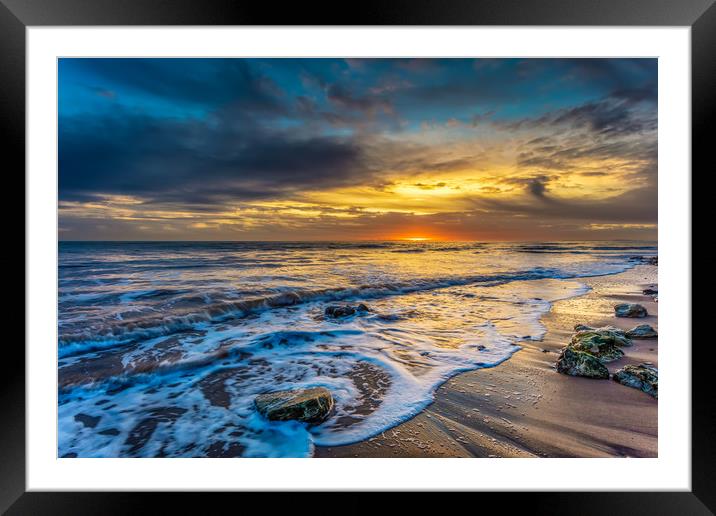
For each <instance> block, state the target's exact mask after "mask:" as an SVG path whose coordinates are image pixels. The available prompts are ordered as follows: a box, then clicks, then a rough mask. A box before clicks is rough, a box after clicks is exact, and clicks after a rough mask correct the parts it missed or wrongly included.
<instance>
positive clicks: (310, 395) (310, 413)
mask: <svg viewBox="0 0 716 516" xmlns="http://www.w3.org/2000/svg"><path fill="white" fill-rule="evenodd" d="M254 404H255V406H256V409H257V410H258V411H259V413H260V414H261V415H262V416H264V417H265V418H267V419H270V420H272V421H287V420H290V419H295V420H298V421H304V422H306V423H314V424H315V423H320V422H321V421H323V420H324V419H325V418H326V417H327V416H328V414H329V413H330V411H331V409H332V408H333V396H332V395H331V393H330V391H328V389H325V388H323V387H315V388H312V389H296V390H290V391H276V392H270V393H266V394H260V395H259V396H257V397H256V399H255V400H254Z"/></svg>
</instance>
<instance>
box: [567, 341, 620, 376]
mask: <svg viewBox="0 0 716 516" xmlns="http://www.w3.org/2000/svg"><path fill="white" fill-rule="evenodd" d="M557 372H559V373H562V374H566V375H569V376H584V377H586V378H597V379H604V380H606V379H608V378H609V370H608V369H607V368H606V366H605V365H604V364H602V363H601V362H600V361H599V359H598V358H596V357H595V356H594V355H591V354H589V353H587V352H585V351H578V350H575V349H574V348H572V347H571V346H567V347H566V348H564V349H563V350H562V352H561V353H560V355H559V358H558V359H557Z"/></svg>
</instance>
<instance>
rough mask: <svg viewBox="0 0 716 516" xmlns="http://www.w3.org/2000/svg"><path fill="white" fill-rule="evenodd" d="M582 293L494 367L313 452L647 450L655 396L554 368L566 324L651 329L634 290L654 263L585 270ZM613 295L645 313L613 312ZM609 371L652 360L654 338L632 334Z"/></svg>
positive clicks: (650, 282)
mask: <svg viewBox="0 0 716 516" xmlns="http://www.w3.org/2000/svg"><path fill="white" fill-rule="evenodd" d="M583 282H584V283H585V284H587V285H589V286H590V287H591V289H592V290H591V291H590V292H589V293H587V294H585V295H583V296H580V297H576V298H572V299H567V300H564V301H558V302H556V303H555V304H554V305H553V307H552V310H551V311H550V312H549V313H548V314H547V315H545V316H544V317H543V318H542V323H543V324H544V325H545V327H546V328H547V334H546V335H545V337H544V339H543V340H542V341H540V342H532V341H524V342H521V343H520V345H521V346H522V347H523V349H522V350H521V351H519V352H517V353H515V354H514V355H513V356H512V358H511V359H509V360H508V361H506V362H503V363H502V364H500V365H499V366H497V367H494V368H490V369H480V370H477V371H471V372H468V373H463V374H460V375H458V376H456V377H454V378H452V379H450V380H449V381H447V382H446V383H445V384H443V385H442V386H441V387H440V388H439V389H438V391H437V393H436V395H435V401H434V402H433V403H432V404H431V405H430V406H429V407H428V408H427V409H425V410H424V411H422V412H421V413H420V414H418V415H417V416H416V417H414V418H412V419H411V420H409V421H407V422H405V423H402V424H400V425H398V426H396V427H394V428H392V429H390V430H387V431H385V432H383V433H382V434H381V435H378V436H375V437H373V438H371V439H368V440H366V441H362V442H360V443H356V444H352V445H348V446H340V447H330V448H328V447H317V448H316V450H315V456H316V457H656V456H657V452H658V444H657V407H658V402H657V400H656V399H654V398H652V397H651V396H649V395H648V394H645V393H643V392H641V391H639V390H636V389H633V388H630V387H626V386H623V385H620V384H618V383H617V382H615V381H613V380H611V379H610V380H593V379H588V378H578V377H571V376H565V375H562V374H559V373H557V372H556V370H555V368H554V364H555V361H556V359H557V356H558V354H559V351H560V350H561V349H562V348H563V347H564V346H565V345H566V344H567V343H568V342H569V340H570V337H571V335H572V334H573V333H574V331H573V328H574V325H575V324H580V323H581V324H587V325H590V326H603V325H613V326H616V327H619V328H624V329H629V328H632V327H634V326H636V325H638V324H650V325H652V326H653V327H654V328H656V329H657V330H658V303H656V302H654V300H653V298H652V297H651V296H645V295H643V294H642V290H643V289H645V288H649V287H655V286H656V285H657V267H656V266H652V265H639V266H637V267H635V268H634V269H631V270H629V271H627V272H624V273H621V274H616V275H612V276H600V277H593V278H585V279H584V280H583ZM621 302H636V303H640V304H642V305H644V306H645V307H646V308H647V310H648V312H649V316H648V317H646V318H642V319H626V318H617V317H615V316H614V310H613V306H614V305H615V304H617V303H621ZM633 342H634V345H633V346H632V347H628V348H624V351H625V356H624V357H623V358H621V359H620V360H617V361H614V362H611V363H609V364H607V367H608V368H609V371H610V372H611V373H613V372H614V371H616V370H617V369H619V368H621V367H622V366H624V365H626V364H630V363H634V364H637V363H640V362H651V363H652V364H653V365H654V366H657V367H658V360H657V352H658V339H643V340H642V339H635V340H633Z"/></svg>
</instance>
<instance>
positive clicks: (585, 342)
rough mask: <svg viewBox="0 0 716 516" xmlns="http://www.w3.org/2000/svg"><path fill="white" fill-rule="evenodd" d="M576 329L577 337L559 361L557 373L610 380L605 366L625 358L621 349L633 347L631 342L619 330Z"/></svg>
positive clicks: (574, 337) (583, 327)
mask: <svg viewBox="0 0 716 516" xmlns="http://www.w3.org/2000/svg"><path fill="white" fill-rule="evenodd" d="M575 329H576V330H577V333H575V334H574V335H572V340H571V341H570V342H569V344H568V345H567V347H565V348H564V349H563V350H562V352H561V353H560V355H559V358H558V359H557V371H558V372H560V373H563V374H567V375H570V376H584V377H587V378H603V379H606V378H609V370H608V369H607V368H606V366H605V365H604V364H605V363H607V362H611V361H613V360H618V359H619V358H621V357H623V356H624V352H623V351H622V350H621V349H620V348H621V347H623V346H631V341H630V340H629V339H628V338H627V337H626V336H625V335H624V332H623V331H621V330H619V329H617V328H612V327H604V328H592V327H589V326H586V325H577V326H575Z"/></svg>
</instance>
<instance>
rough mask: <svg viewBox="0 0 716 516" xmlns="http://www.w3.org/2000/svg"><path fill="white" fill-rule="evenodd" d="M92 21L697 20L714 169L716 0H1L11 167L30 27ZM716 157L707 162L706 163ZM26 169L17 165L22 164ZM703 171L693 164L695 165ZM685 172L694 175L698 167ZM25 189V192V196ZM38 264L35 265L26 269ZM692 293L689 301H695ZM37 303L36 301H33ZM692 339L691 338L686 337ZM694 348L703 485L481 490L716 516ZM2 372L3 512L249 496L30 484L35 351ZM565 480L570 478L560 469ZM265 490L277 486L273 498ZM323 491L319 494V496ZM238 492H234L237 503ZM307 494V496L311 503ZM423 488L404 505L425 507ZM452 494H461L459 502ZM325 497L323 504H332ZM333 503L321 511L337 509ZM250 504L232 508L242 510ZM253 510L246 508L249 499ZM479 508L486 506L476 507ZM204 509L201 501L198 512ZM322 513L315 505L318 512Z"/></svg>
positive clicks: (696, 70) (697, 123)
mask: <svg viewBox="0 0 716 516" xmlns="http://www.w3.org/2000/svg"><path fill="white" fill-rule="evenodd" d="M49 25H52V26H74V25H77V26H82V25H194V26H196V25H426V26H427V25H463V26H464V25H533V26H534V25H552V26H554V25H573V26H595V25H606V26H631V25H637V26H639V25H642V26H690V27H691V45H692V46H691V50H692V54H691V64H692V169H693V170H696V169H700V168H701V169H704V170H703V172H704V173H705V172H706V170H707V163H708V165H709V168H713V164H712V161H713V159H712V158H711V156H710V153H709V148H710V147H712V145H713V144H712V143H711V140H710V138H709V135H710V134H711V133H712V132H713V131H709V129H713V126H714V122H713V119H714V117H713V113H715V112H716V109H715V108H716V79H715V77H716V73H714V72H716V55H714V51H715V50H716V5H714V0H579V1H578V0H487V1H485V0H483V1H476V0H441V1H439V2H438V1H435V0H432V1H431V0H393V1H390V2H387V1H384V2H379V1H374V0H362V1H361V2H360V3H357V4H355V6H354V7H353V8H351V7H350V5H347V4H340V3H333V4H332V5H330V6H325V5H322V4H321V3H311V4H306V3H299V2H297V3H282V4H281V5H280V7H278V4H271V3H266V2H264V3H261V2H241V1H240V0H202V1H196V0H173V1H167V0H0V77H1V78H2V80H1V81H0V120H2V124H1V125H0V127H1V128H2V133H1V135H2V140H1V141H2V142H3V158H4V162H5V163H6V164H7V163H12V165H11V167H12V168H5V167H7V166H8V165H5V166H4V167H3V168H5V171H6V173H7V174H10V173H11V172H12V174H14V175H16V176H19V175H20V174H19V170H20V169H23V170H24V166H25V150H24V149H25V29H26V28H27V27H29V26H49ZM707 160H708V161H707ZM15 171H17V172H15ZM691 177H693V172H691ZM684 180H685V181H689V180H690V177H689V175H688V172H687V173H685V174H684ZM18 197H19V196H18ZM26 273H27V271H26ZM684 301H685V302H690V300H684ZM28 308H31V307H28ZM687 344H689V343H685V342H681V343H679V345H680V346H686V345H687ZM701 344H702V346H701V347H699V346H698V345H694V346H692V403H693V405H692V410H691V413H692V445H693V452H692V457H691V466H692V476H691V478H692V490H691V491H689V492H673V493H667V492H639V493H627V492H619V493H511V494H509V495H505V494H504V493H503V494H500V493H492V494H487V493H480V494H479V495H471V496H473V497H475V496H479V497H480V499H479V503H480V506H483V505H484V504H485V503H486V502H487V501H488V500H487V497H491V498H494V497H496V496H500V497H505V496H508V497H509V504H510V505H511V506H514V503H515V502H517V503H518V504H519V505H524V507H525V508H528V509H529V510H531V512H533V513H537V514H543V513H547V514H555V515H556V514H584V515H588V514H603V513H612V514H627V513H628V514H649V515H656V514H713V513H714V511H716V489H714V485H715V483H714V481H713V479H714V478H716V467H715V465H716V451H715V450H716V426H715V425H714V421H715V418H714V417H713V412H712V411H711V407H712V406H713V403H712V402H713V398H714V394H713V388H712V386H709V385H707V384H706V382H707V381H709V380H710V377H709V367H710V365H709V364H710V361H711V360H713V359H711V358H710V357H709V354H711V353H713V351H712V350H711V349H710V348H711V345H710V343H709V342H707V341H705V342H702V343H701ZM4 353H5V360H6V361H7V362H6V363H7V364H12V366H11V367H7V366H6V367H4V368H3V374H2V375H0V381H1V382H2V383H1V388H0V410H1V411H2V412H1V413H2V418H1V421H2V422H1V423H0V443H1V444H0V448H1V453H2V455H1V457H0V510H2V511H7V513H8V514H65V513H66V514H120V513H121V514H127V513H144V512H147V510H148V508H149V505H148V504H149V503H151V502H155V503H158V504H161V507H162V510H173V509H170V508H169V507H168V506H169V505H175V506H178V507H180V511H179V512H181V513H185V512H193V511H194V510H195V508H200V511H199V512H200V513H209V512H212V507H215V506H218V505H216V504H221V505H224V504H226V503H227V502H228V504H229V507H232V506H233V504H234V503H237V502H236V500H235V497H239V496H240V497H242V502H241V503H242V504H246V496H247V495H246V494H222V495H214V496H212V497H209V498H210V500H206V498H207V497H206V496H202V497H201V499H199V497H200V495H199V494H189V493H183V494H177V493H173V494H162V495H160V494H146V493H144V494H139V493H118V492H115V493H84V494H82V493H66V492H65V493H60V492H53V493H39V492H25V491H26V490H25V380H26V378H25V353H24V349H23V348H22V347H21V346H16V345H13V346H10V345H9V343H8V345H6V346H5V349H4ZM554 480H555V485H558V484H559V479H558V478H556V479H554ZM264 496H266V495H264ZM307 496H311V495H310V494H303V495H298V494H295V493H294V494H292V495H290V496H285V495H284V496H279V495H276V496H274V495H271V499H272V502H271V507H272V508H273V509H282V508H283V509H286V510H289V507H291V508H293V509H291V510H294V509H295V508H296V507H301V506H303V507H307V508H309V509H310V507H311V505H312V503H311V501H310V500H309V499H308V498H306V497H307ZM313 496H315V495H313ZM227 497H232V500H231V501H230V500H227ZM304 500H305V501H304ZM425 503H426V500H425V499H424V497H421V496H413V497H411V499H410V501H407V500H406V501H402V502H401V505H402V510H403V511H408V510H412V509H413V508H414V507H411V505H415V507H418V506H422V507H423V508H425V507H426V506H425ZM452 503H460V502H458V501H453V502H452ZM340 504H341V506H340V507H339V508H334V509H333V510H332V512H335V510H339V511H341V512H345V511H350V512H358V511H361V512H363V511H365V510H368V508H369V502H366V501H365V499H364V498H359V497H358V495H357V494H351V495H344V500H343V501H341V502H340ZM320 505H323V503H321V504H320ZM329 506H330V504H328V505H326V506H324V507H323V508H322V509H320V510H319V512H323V511H327V510H328V507H329ZM239 507H240V506H238V505H236V506H233V509H234V510H236V509H238V508H239ZM242 507H246V506H245V505H242ZM476 509H477V507H476ZM197 510H198V509H197ZM312 512H315V511H312Z"/></svg>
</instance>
